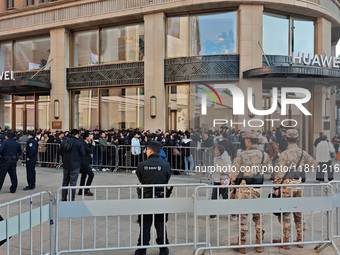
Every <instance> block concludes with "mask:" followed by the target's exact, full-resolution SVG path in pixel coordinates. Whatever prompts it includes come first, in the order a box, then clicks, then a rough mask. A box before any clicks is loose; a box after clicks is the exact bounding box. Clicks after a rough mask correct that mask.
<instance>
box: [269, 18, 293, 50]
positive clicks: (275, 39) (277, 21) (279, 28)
mask: <svg viewBox="0 0 340 255" xmlns="http://www.w3.org/2000/svg"><path fill="white" fill-rule="evenodd" d="M263 51H264V53H265V54H268V55H284V56H288V55H289V19H288V18H287V17H286V16H282V15H276V14H270V13H265V14H263Z"/></svg>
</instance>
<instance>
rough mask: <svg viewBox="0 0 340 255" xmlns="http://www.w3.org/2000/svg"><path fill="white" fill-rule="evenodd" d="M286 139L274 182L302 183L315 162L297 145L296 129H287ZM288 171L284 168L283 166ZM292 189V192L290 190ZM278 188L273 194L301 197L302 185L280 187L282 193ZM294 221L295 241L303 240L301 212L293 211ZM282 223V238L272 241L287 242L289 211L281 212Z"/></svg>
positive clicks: (315, 167) (314, 167)
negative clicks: (306, 172)
mask: <svg viewBox="0 0 340 255" xmlns="http://www.w3.org/2000/svg"><path fill="white" fill-rule="evenodd" d="M286 140H287V142H288V147H287V149H286V150H285V151H283V152H282V153H281V155H280V157H279V159H278V161H277V166H278V169H279V171H278V172H277V173H276V175H275V179H274V184H302V183H303V182H305V179H306V177H305V171H306V170H307V171H312V172H314V171H316V170H317V164H316V162H315V160H314V159H313V157H312V156H310V155H309V154H308V153H307V152H306V151H304V150H302V149H300V148H299V147H298V146H297V143H298V142H299V133H298V131H297V130H296V129H288V130H287V134H286ZM287 167H288V169H289V170H288V171H287V170H285V168H286V169H287ZM291 189H293V192H292V190H291ZM280 193H281V192H280V188H279V187H277V188H275V195H276V196H280V195H281V197H301V196H302V186H295V187H282V194H280ZM292 195H293V196H292ZM293 215H294V222H295V227H296V231H297V237H296V242H303V235H302V226H303V234H305V231H306V222H305V221H303V222H302V218H301V215H302V213H301V212H294V213H293ZM278 220H279V222H280V223H281V215H280V216H278ZM282 221H283V222H282V224H283V233H282V234H283V238H282V239H280V240H273V243H281V241H282V242H283V243H287V242H289V236H290V232H291V221H292V217H291V213H282ZM297 247H299V248H303V245H302V244H298V245H297ZM281 248H283V249H286V250H289V249H290V246H289V245H283V246H281Z"/></svg>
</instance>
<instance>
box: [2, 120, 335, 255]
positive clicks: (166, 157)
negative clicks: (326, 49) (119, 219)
mask: <svg viewBox="0 0 340 255" xmlns="http://www.w3.org/2000/svg"><path fill="white" fill-rule="evenodd" d="M0 139H1V140H2V142H1V146H0V154H1V155H2V156H3V159H4V160H5V161H4V162H5V163H6V164H7V163H8V162H9V163H10V164H11V165H13V167H14V165H15V164H16V161H17V160H18V156H17V155H18V154H19V153H18V152H19V151H21V150H20V147H18V143H16V142H15V140H16V141H18V142H22V143H26V150H25V152H24V155H25V153H26V155H25V160H26V164H27V166H28V165H31V164H28V163H30V162H29V161H31V160H32V157H33V158H34V157H36V156H32V155H33V154H32V153H31V152H30V150H31V147H32V148H34V147H37V150H33V151H34V153H38V152H39V154H40V155H41V153H47V154H48V153H49V152H48V147H46V150H45V149H42V148H43V146H44V145H46V146H48V145H50V144H59V145H60V146H59V147H57V148H58V149H57V150H55V151H53V153H52V154H50V157H51V156H52V157H58V158H59V157H61V158H62V163H63V182H62V186H63V187H67V186H76V185H77V181H78V175H79V173H81V174H82V177H81V182H80V186H85V185H86V186H88V187H89V186H90V185H91V183H92V180H93V177H94V175H93V171H92V169H91V168H90V164H92V165H94V166H100V165H102V167H107V166H108V165H109V164H112V166H116V163H115V162H116V160H118V161H119V160H122V161H123V160H126V161H129V163H130V164H128V165H129V166H130V167H131V168H136V169H137V171H136V174H137V177H138V179H139V180H140V182H141V183H142V184H167V183H168V181H169V179H170V175H171V168H172V169H173V170H174V169H175V170H176V171H178V170H179V169H183V170H185V173H186V174H187V175H194V171H193V170H194V167H195V164H197V163H198V161H197V159H198V158H199V157H201V156H202V158H201V160H203V162H204V160H205V158H204V157H203V156H204V154H207V153H210V152H212V153H213V154H212V156H213V162H212V164H213V165H214V166H215V167H216V168H215V169H218V167H220V169H221V167H225V166H232V167H234V168H235V169H236V171H226V172H222V171H215V172H212V180H213V184H214V185H216V186H217V185H218V186H221V185H232V186H234V185H261V184H263V183H264V172H263V169H264V168H268V169H269V168H270V167H271V166H276V165H278V166H286V167H288V168H290V169H289V170H288V171H286V172H284V171H282V170H280V171H278V172H271V173H272V176H271V178H272V180H273V184H302V183H303V182H305V179H306V176H305V170H304V167H305V166H307V165H308V166H309V167H313V169H315V170H316V180H318V181H319V182H321V183H322V182H324V172H325V171H321V169H323V168H327V171H326V172H328V176H327V177H328V180H329V181H331V180H333V179H334V173H333V170H332V159H333V158H335V155H336V153H337V152H338V150H339V143H340V139H339V135H335V137H333V139H331V141H329V140H328V137H327V136H326V135H325V134H324V133H323V132H321V133H320V136H319V137H318V138H317V139H316V140H315V142H314V146H315V147H316V161H315V160H314V158H313V157H312V156H310V155H309V154H308V153H307V152H306V151H304V150H302V149H300V148H299V147H298V146H297V144H298V142H299V133H298V131H297V130H295V129H289V130H284V129H279V128H278V129H276V130H271V131H268V132H261V131H260V130H257V131H255V130H252V131H248V132H245V131H241V130H230V129H229V128H228V127H226V126H222V127H221V128H220V129H219V130H216V131H212V130H210V131H207V132H201V131H200V130H192V129H191V130H186V131H185V132H182V131H170V132H164V131H161V130H157V131H156V132H154V133H152V132H150V131H141V130H138V129H135V130H108V131H100V130H94V131H79V130H76V129H73V130H71V131H70V132H62V131H56V132H52V133H50V132H44V131H40V132H37V133H34V132H30V133H29V134H26V133H25V132H21V131H19V132H16V133H14V132H11V131H6V132H4V131H0ZM34 140H35V141H34ZM37 141H39V143H38V142H37ZM35 144H36V145H35ZM8 146H9V147H8ZM119 146H122V147H123V148H124V149H123V150H120V151H119V153H118V157H119V158H118V159H116V158H115V157H116V153H115V148H117V147H119ZM11 148H13V149H15V151H13V153H12V154H13V155H12V154H11V153H9V152H10V149H11ZM193 151H194V152H195V155H193ZM6 153H7V154H6ZM127 154H129V155H130V159H127V157H126V156H127ZM144 154H145V157H144V156H143V155H144ZM47 157H48V156H47ZM174 159H175V160H174ZM34 160H35V159H34ZM142 161H143V163H141V162H142ZM4 162H3V163H2V167H3V166H4ZM31 162H32V161H31ZM33 162H34V165H35V161H33ZM91 162H92V163H91ZM165 162H169V163H170V164H168V163H165ZM316 162H317V163H318V164H317V163H316ZM9 163H8V164H9ZM45 163H47V166H51V165H49V163H50V162H49V161H48V160H47V161H45ZM125 163H126V162H125ZM125 163H124V162H120V163H119V165H124V164H125ZM204 164H208V163H207V162H204ZM292 165H295V169H293V170H292V168H291V166H292ZM254 166H256V168H255V171H254V170H253V167H254ZM300 166H303V167H302V168H299V167H300ZM30 167H32V166H30ZM247 167H248V168H249V169H252V170H251V171H249V172H248V171H243V170H242V169H245V168H247ZM8 169H9V170H8V173H9V174H10V177H11V180H12V173H13V170H11V167H8ZM13 169H14V168H13ZM163 169H166V171H165V172H164V174H165V175H166V178H165V179H164V178H163V177H162V176H163V173H162V174H161V173H160V172H159V171H163ZM281 169H282V168H281ZM103 170H104V168H103ZM27 171H28V172H27V173H29V169H28V168H27ZM32 173H34V176H33V175H32V177H31V180H32V181H30V179H29V177H28V186H27V187H26V188H25V189H26V190H29V189H34V187H35V172H32ZM151 173H154V175H150V174H151ZM173 173H174V174H175V172H174V171H173ZM5 174H6V173H5ZM3 175H4V174H3ZM3 177H4V176H3ZM163 179H164V180H163ZM2 183H3V180H2V182H1V183H0V184H1V186H2ZM14 186H16V183H15V182H14V183H12V186H11V188H13V190H11V192H15V190H14ZM88 187H87V189H83V190H82V189H81V190H79V192H78V195H83V194H84V195H87V196H93V193H92V192H91V191H90V189H89V188H88ZM15 188H16V187H15ZM247 190H248V189H246V188H242V189H239V188H238V187H237V186H236V187H235V188H231V189H230V191H231V192H232V193H231V194H228V189H225V188H223V187H221V188H214V189H213V192H212V199H217V198H218V196H220V195H222V197H223V198H224V199H227V198H228V197H229V196H230V198H233V199H240V198H242V199H249V198H250V195H249V192H248V191H247ZM234 191H236V192H234ZM144 192H146V191H144ZM250 194H251V196H252V198H253V199H256V198H260V196H261V191H260V187H254V188H253V190H252V192H251V193H250ZM274 194H275V195H276V196H278V197H279V196H282V197H290V196H293V197H301V196H302V193H301V187H300V186H294V187H293V188H290V187H283V188H280V187H276V188H275V189H274ZM75 195H76V191H75V190H74V189H72V188H71V192H70V196H69V197H68V189H63V191H62V200H63V201H67V200H68V199H69V200H71V201H74V200H75ZM147 195H150V194H146V193H145V194H144V197H147ZM155 195H156V196H157V197H161V196H165V195H166V194H162V192H161V190H160V193H159V194H158V193H157V194H155ZM152 196H153V195H152ZM301 215H302V214H301V213H299V212H296V213H294V222H295V225H296V230H297V242H302V241H303V238H304V237H303V235H304V233H305V230H306V223H305V221H303V220H302V218H301ZM252 217H253V221H254V222H255V230H256V243H257V244H262V240H263V237H264V233H265V229H264V226H263V225H262V224H263V222H262V221H261V216H260V214H253V215H252ZM291 217H292V216H291V214H285V213H283V215H282V217H278V221H279V222H280V224H283V235H282V238H281V239H280V240H273V242H274V243H276V242H277V243H282V246H281V247H282V248H284V249H287V250H289V249H290V246H289V245H285V244H284V243H287V242H289V237H290V231H291V220H292V219H291ZM143 219H144V220H143V221H144V222H146V223H147V224H148V226H149V225H150V226H151V224H152V222H151V221H150V218H147V217H146V218H143ZM209 219H210V220H213V219H216V216H215V215H211V216H210V217H209ZM231 219H234V220H237V221H238V224H237V226H238V228H240V229H239V231H238V233H239V235H240V236H239V238H238V242H237V243H232V244H231V245H244V244H245V243H246V236H247V231H248V228H247V222H248V215H247V214H240V215H231ZM139 221H141V219H139ZM281 221H282V222H281ZM157 222H158V223H157V224H158V225H157V226H156V228H157V232H163V231H164V218H163V217H160V218H159V219H157ZM140 224H141V223H140ZM150 226H149V227H150ZM141 227H142V226H141ZM166 243H168V240H166ZM144 244H146V243H144ZM138 245H141V236H140V239H139V242H138ZM300 246H302V245H300ZM161 249H162V250H161V252H162V254H169V250H168V249H167V248H161ZM235 250H237V251H239V252H241V253H245V252H246V248H235ZM256 251H257V252H262V251H263V247H260V246H259V247H256ZM135 254H145V249H138V250H137V251H136V253H135Z"/></svg>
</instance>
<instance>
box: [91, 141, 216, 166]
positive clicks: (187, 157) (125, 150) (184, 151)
mask: <svg viewBox="0 0 340 255" xmlns="http://www.w3.org/2000/svg"><path fill="white" fill-rule="evenodd" d="M96 148H97V149H96V152H97V155H98V156H97V157H96V158H100V156H99V155H104V154H103V152H99V151H100V150H99V149H98V146H97V147H96ZM110 148H111V146H107V150H105V151H108V154H109V156H105V155H104V157H105V158H106V159H108V158H110V160H109V161H108V162H109V163H107V162H106V161H105V162H101V163H100V164H98V163H95V162H96V161H95V160H94V166H98V165H100V166H102V167H106V166H107V167H115V169H124V170H135V169H136V168H137V164H138V162H141V161H144V160H146V159H147V156H146V152H145V146H144V145H142V146H139V147H134V146H131V145H119V146H117V147H115V151H116V154H115V158H114V159H115V163H114V161H113V156H110V155H113V153H112V152H111V151H112V150H111V149H110ZM163 150H164V152H165V155H166V158H167V160H168V162H169V163H170V165H171V169H172V171H178V172H186V164H187V169H188V172H195V167H197V166H210V165H213V163H214V150H213V148H203V147H181V146H163Z"/></svg>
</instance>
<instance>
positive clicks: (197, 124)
mask: <svg viewBox="0 0 340 255" xmlns="http://www.w3.org/2000/svg"><path fill="white" fill-rule="evenodd" d="M229 85H230V84H229ZM232 85H233V86H235V84H232ZM211 88H212V89H213V90H212V89H211ZM189 89H190V92H189V93H190V107H189V108H190V128H193V129H197V128H200V129H202V131H208V130H210V129H213V123H214V119H225V120H228V121H229V122H230V120H233V119H234V117H233V97H232V94H231V92H230V91H229V89H227V88H226V84H210V83H209V84H207V85H203V84H191V85H190V87H189ZM214 90H215V91H216V93H217V95H218V96H219V97H220V99H221V102H222V104H221V103H220V101H219V98H218V97H217V95H216V94H215V91H214ZM208 92H209V93H210V94H209V93H208ZM203 97H204V98H205V100H206V109H202V108H203V107H204V104H203V102H202V101H203ZM202 111H203V112H204V111H205V113H202ZM216 128H217V129H218V128H219V127H216Z"/></svg>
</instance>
